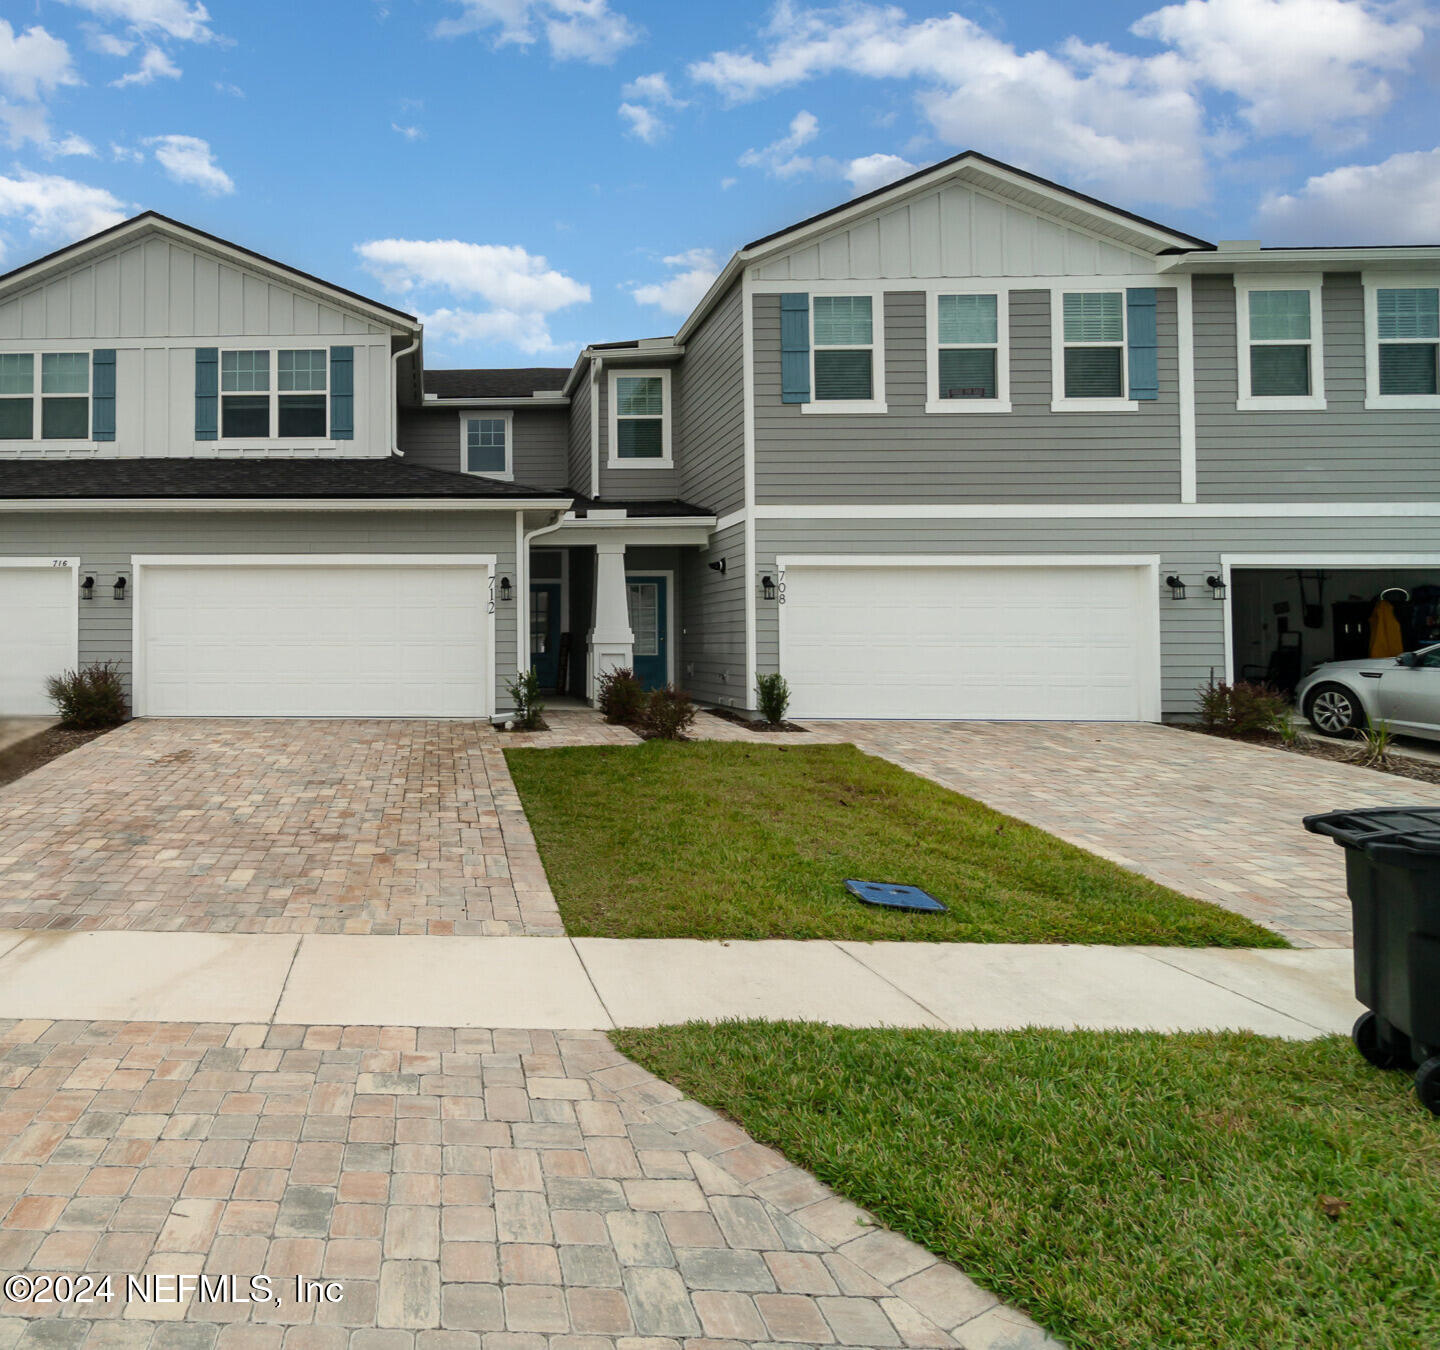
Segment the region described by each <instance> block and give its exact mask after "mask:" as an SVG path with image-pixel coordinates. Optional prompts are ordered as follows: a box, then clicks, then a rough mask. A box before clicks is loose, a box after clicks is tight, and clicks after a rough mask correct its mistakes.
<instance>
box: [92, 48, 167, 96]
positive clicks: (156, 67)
mask: <svg viewBox="0 0 1440 1350" xmlns="http://www.w3.org/2000/svg"><path fill="white" fill-rule="evenodd" d="M181 73H182V72H181V70H180V67H179V66H177V65H176V64H175V62H173V61H172V60H171V59H170V58H169V56H168V55H166V53H165V52H163V51H161V50H160V48H159V47H146V48H145V55H144V56H142V57H141V58H140V64H139V66H137V67H136V68H135V69H134V70H132V71H131V72H130V73H129V74H128V75H122V76H121V77H120V78H119V79H118V80H111V81H110V83H111V84H112V85H113V86H114V87H115V88H116V89H124V88H125V87H126V86H127V85H131V84H154V83H155V81H156V80H161V79H164V80H178V79H179V78H180V75H181Z"/></svg>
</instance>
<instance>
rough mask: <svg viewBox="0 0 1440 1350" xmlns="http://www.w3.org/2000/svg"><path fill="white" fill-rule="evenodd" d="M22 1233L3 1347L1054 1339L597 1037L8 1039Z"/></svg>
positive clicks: (38, 1029)
mask: <svg viewBox="0 0 1440 1350" xmlns="http://www.w3.org/2000/svg"><path fill="white" fill-rule="evenodd" d="M0 1216H3V1217H0V1273H3V1274H5V1275H12V1274H35V1275H40V1274H50V1275H61V1276H74V1275H77V1274H79V1273H81V1272H86V1273H89V1274H91V1275H95V1276H102V1275H104V1274H106V1273H110V1274H112V1275H113V1277H114V1279H113V1280H112V1284H111V1294H110V1298H109V1299H108V1300H106V1299H105V1298H104V1297H103V1295H102V1297H100V1298H98V1299H97V1300H96V1301H93V1302H91V1303H88V1304H84V1305H80V1304H74V1303H68V1304H62V1303H59V1302H50V1303H48V1304H43V1303H35V1302H20V1303H14V1302H6V1301H5V1300H4V1299H3V1298H0V1347H5V1350H80V1347H82V1346H84V1347H85V1348H86V1350H92V1348H93V1350H102V1348H104V1350H112V1348H113V1350H146V1347H150V1350H210V1348H211V1347H218V1350H281V1347H282V1345H283V1347H284V1350H547V1347H548V1350H680V1348H681V1347H682V1346H683V1347H685V1350H745V1347H746V1346H754V1345H756V1344H769V1343H771V1342H774V1341H781V1342H790V1343H792V1344H796V1345H809V1346H818V1345H835V1346H852V1347H867V1348H870V1347H879V1346H901V1345H905V1346H950V1345H955V1344H957V1343H958V1344H960V1345H963V1346H967V1347H996V1346H1000V1345H1004V1346H1007V1347H1010V1350H1032V1348H1033V1347H1039V1346H1041V1345H1053V1344H1054V1343H1053V1342H1048V1341H1045V1340H1044V1339H1043V1338H1042V1337H1041V1336H1040V1334H1039V1332H1038V1331H1037V1330H1036V1329H1035V1328H1034V1327H1033V1325H1032V1324H1029V1323H1027V1322H1026V1321H1025V1319H1024V1318H1022V1317H1020V1316H1019V1315H1018V1314H1016V1313H1014V1312H1012V1311H1010V1310H1009V1309H1007V1308H1004V1307H1003V1306H999V1305H997V1303H996V1300H995V1299H994V1298H993V1297H992V1296H990V1295H988V1294H986V1293H984V1292H983V1291H981V1290H980V1289H978V1288H977V1287H976V1286H975V1285H974V1284H973V1283H971V1281H970V1280H968V1279H967V1278H966V1277H965V1276H964V1275H962V1274H961V1273H960V1272H959V1271H957V1270H955V1269H954V1268H953V1267H950V1266H948V1265H945V1264H943V1263H941V1262H938V1261H937V1260H936V1259H935V1257H934V1256H932V1255H931V1254H930V1253H928V1252H926V1251H924V1250H923V1249H922V1248H919V1247H916V1246H914V1245H913V1244H911V1243H910V1242H907V1241H905V1240H904V1239H902V1238H900V1237H898V1236H896V1235H894V1234H892V1233H890V1232H888V1231H886V1230H884V1229H880V1228H878V1227H876V1226H874V1225H873V1224H872V1223H871V1222H870V1221H869V1216H868V1215H866V1214H864V1213H863V1212H862V1211H860V1210H858V1209H856V1208H855V1207H854V1206H852V1205H850V1204H848V1203H847V1202H845V1201H844V1200H841V1199H839V1198H837V1197H836V1196H834V1195H833V1194H832V1193H831V1192H829V1191H828V1190H827V1189H826V1188H825V1187H824V1186H822V1185H821V1184H820V1183H819V1182H817V1181H816V1180H815V1179H814V1178H813V1177H812V1176H810V1175H809V1174H807V1173H805V1172H802V1171H801V1170H799V1169H798V1168H795V1167H792V1166H790V1165H789V1164H788V1163H787V1162H786V1161H785V1159H784V1158H782V1157H780V1156H779V1155H778V1154H776V1153H773V1152H771V1151H770V1150H769V1149H765V1148H762V1147H760V1146H759V1145H758V1144H756V1143H755V1142H754V1141H753V1140H751V1139H750V1138H749V1137H748V1136H747V1135H745V1134H744V1132H743V1131H741V1130H740V1129H738V1128H737V1127H736V1126H734V1125H733V1124H730V1123H729V1122H727V1121H725V1120H723V1119H721V1118H719V1117H717V1116H716V1115H715V1114H714V1113H713V1112H711V1111H709V1110H708V1109H706V1108H705V1107H702V1106H700V1105H698V1104H697V1103H695V1102H692V1101H688V1100H686V1099H685V1098H684V1097H683V1096H682V1095H681V1093H680V1092H679V1091H678V1090H677V1089H675V1088H673V1087H671V1086H669V1085H668V1084H666V1083H663V1082H661V1081H660V1080H658V1079H656V1078H654V1077H652V1076H651V1075H650V1074H648V1073H646V1072H645V1071H644V1070H642V1069H640V1068H638V1067H637V1066H636V1065H634V1064H632V1063H630V1062H629V1061H627V1060H625V1059H624V1058H623V1057H622V1056H620V1055H619V1054H617V1053H616V1052H615V1051H614V1049H613V1048H612V1047H611V1046H610V1044H609V1042H608V1041H607V1040H606V1039H605V1038H604V1036H603V1035H601V1034H599V1033H596V1032H575V1033H565V1032H562V1033H558V1034H556V1033H551V1032H525V1031H495V1032H490V1031H476V1030H457V1031H447V1030H434V1029H421V1030H418V1031H417V1030H416V1029H415V1028H413V1027H411V1028H405V1027H346V1028H340V1027H318V1026H317V1027H302V1026H274V1027H257V1026H228V1025H205V1026H194V1025H178V1024H164V1023H161V1024H156V1023H148V1024H131V1025H119V1024H101V1023H92V1024H85V1023H50V1022H0ZM202 1274H203V1275H205V1276H207V1277H210V1278H211V1279H212V1280H215V1279H218V1277H221V1276H225V1275H231V1276H234V1277H236V1278H237V1282H238V1284H239V1288H240V1290H241V1291H243V1292H247V1293H251V1294H252V1295H253V1296H254V1298H255V1300H256V1301H251V1302H245V1301H240V1300H238V1299H233V1298H226V1297H220V1298H218V1299H217V1300H213V1301H210V1300H206V1301H202V1300H201V1299H199V1298H197V1297H194V1296H191V1297H189V1298H188V1299H186V1300H185V1301H182V1302H176V1301H173V1300H174V1299H175V1291H176V1284H175V1277H177V1276H181V1275H183V1276H189V1277H197V1276H200V1275H202ZM127 1276H138V1277H144V1276H152V1277H156V1279H157V1280H158V1281H159V1283H158V1284H156V1283H153V1282H152V1284H151V1285H150V1286H149V1287H152V1288H154V1289H155V1290H156V1292H157V1293H159V1294H161V1295H162V1296H168V1297H169V1298H170V1299H171V1300H172V1301H171V1302H168V1303H164V1304H159V1303H153V1302H152V1303H146V1302H143V1301H141V1299H140V1298H139V1297H137V1295H136V1293H135V1291H134V1290H132V1289H131V1288H130V1287H129V1285H128V1283H127V1280H126V1277H127ZM255 1276H266V1277H268V1278H269V1280H270V1281H271V1282H272V1283H271V1286H270V1288H271V1292H273V1294H274V1295H275V1296H276V1298H277V1299H278V1302H271V1301H269V1299H268V1298H267V1297H265V1296H264V1294H263V1293H262V1291H261V1290H260V1289H258V1288H256V1287H255V1286H252V1285H250V1284H249V1281H250V1279H251V1277H255ZM297 1276H298V1277H303V1278H306V1279H310V1280H315V1281H334V1282H336V1283H338V1284H339V1286H340V1287H341V1293H340V1296H339V1297H338V1299H335V1300H334V1301H329V1300H326V1299H321V1298H317V1299H315V1300H314V1301H306V1302H301V1301H298V1300H297V1299H296V1297H295V1289H294V1281H295V1278H296V1277H297ZM142 1287H146V1286H143V1285H142ZM22 1292H23V1291H22ZM215 1292H217V1293H218V1294H222V1295H223V1294H224V1292H225V1291H223V1290H218V1289H217V1290H216V1291H215ZM332 1292H333V1291H332ZM127 1295H128V1297H127Z"/></svg>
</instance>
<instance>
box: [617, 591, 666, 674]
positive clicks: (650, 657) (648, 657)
mask: <svg viewBox="0 0 1440 1350" xmlns="http://www.w3.org/2000/svg"><path fill="white" fill-rule="evenodd" d="M625 593H626V600H627V603H628V607H629V611H630V631H631V632H632V633H634V634H635V675H636V678H638V679H639V681H640V683H641V684H642V685H644V686H645V688H646V689H659V688H660V687H661V686H663V685H666V684H669V683H670V578H669V577H668V576H664V575H659V574H646V575H636V574H629V575H627V576H626V578H625Z"/></svg>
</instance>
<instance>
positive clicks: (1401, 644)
mask: <svg viewBox="0 0 1440 1350" xmlns="http://www.w3.org/2000/svg"><path fill="white" fill-rule="evenodd" d="M1404 650H1405V639H1404V638H1403V637H1402V636H1401V635H1400V620H1399V619H1397V618H1396V617H1395V607H1394V606H1393V605H1392V604H1391V603H1390V602H1389V601H1388V600H1387V599H1385V597H1384V596H1383V595H1382V596H1381V597H1380V599H1378V600H1377V601H1376V602H1375V608H1374V609H1372V610H1371V611H1370V655H1371V657H1372V658H1378V657H1381V656H1399V655H1400V653H1401V652H1403V651H1404Z"/></svg>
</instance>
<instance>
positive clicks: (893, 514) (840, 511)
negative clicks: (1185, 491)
mask: <svg viewBox="0 0 1440 1350" xmlns="http://www.w3.org/2000/svg"><path fill="white" fill-rule="evenodd" d="M753 514H754V516H755V517H756V518H757V519H760V520H1030V519H1039V520H1105V519H1116V520H1125V519H1128V520H1147V519H1152V520H1225V519H1244V518H1246V517H1252V518H1254V517H1260V518H1264V517H1287V518H1288V517H1300V518H1303V517H1306V516H1314V517H1335V516H1339V517H1355V516H1424V517H1428V516H1440V501H1435V502H1117V503H1115V504H1114V505H1106V504H1104V503H1101V502H1085V503H1076V504H1070V503H1050V504H1047V503H1044V502H1036V503H1034V504H1033V505H1024V506H1021V505H1008V504H1007V505H998V504H997V505H984V504H981V505H975V506H954V505H949V504H945V503H931V504H928V505H927V504H925V503H920V502H906V503H902V504H897V505H895V506H829V505H825V506H821V505H815V506H805V505H786V506H756V507H754V508H753Z"/></svg>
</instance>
